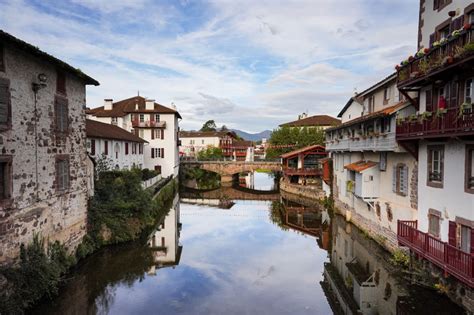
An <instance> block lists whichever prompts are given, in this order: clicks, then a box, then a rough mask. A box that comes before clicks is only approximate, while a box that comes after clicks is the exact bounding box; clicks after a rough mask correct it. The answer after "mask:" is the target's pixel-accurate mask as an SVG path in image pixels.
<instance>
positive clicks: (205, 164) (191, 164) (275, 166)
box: [180, 161, 282, 185]
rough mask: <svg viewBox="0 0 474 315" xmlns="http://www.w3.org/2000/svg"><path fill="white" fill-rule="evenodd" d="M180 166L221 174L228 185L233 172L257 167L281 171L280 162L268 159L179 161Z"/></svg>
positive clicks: (250, 170)
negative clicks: (247, 160)
mask: <svg viewBox="0 0 474 315" xmlns="http://www.w3.org/2000/svg"><path fill="white" fill-rule="evenodd" d="M180 167H181V168H183V169H185V168H200V169H203V170H206V171H209V172H214V173H217V174H219V175H220V176H221V183H222V184H224V185H228V184H230V183H232V180H233V178H234V175H235V174H239V173H245V172H255V171H256V170H258V169H264V170H269V171H274V172H281V171H282V167H281V163H280V162H268V161H255V162H245V161H181V164H180Z"/></svg>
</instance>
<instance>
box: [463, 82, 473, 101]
mask: <svg viewBox="0 0 474 315" xmlns="http://www.w3.org/2000/svg"><path fill="white" fill-rule="evenodd" d="M473 83H474V78H469V79H467V80H466V83H465V85H464V101H465V102H468V103H472V100H473V97H474V95H473V94H474V93H473V88H474V86H473Z"/></svg>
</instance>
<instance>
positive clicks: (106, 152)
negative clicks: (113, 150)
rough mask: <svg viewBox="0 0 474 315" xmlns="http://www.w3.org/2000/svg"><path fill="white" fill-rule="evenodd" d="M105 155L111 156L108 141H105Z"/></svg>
mask: <svg viewBox="0 0 474 315" xmlns="http://www.w3.org/2000/svg"><path fill="white" fill-rule="evenodd" d="M104 145H105V147H104V154H105V155H109V142H108V141H107V140H105V141H104Z"/></svg>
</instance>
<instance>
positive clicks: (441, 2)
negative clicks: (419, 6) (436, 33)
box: [433, 0, 453, 11]
mask: <svg viewBox="0 0 474 315" xmlns="http://www.w3.org/2000/svg"><path fill="white" fill-rule="evenodd" d="M451 2H453V0H433V10H438V11H441V10H442V9H444V7H446V6H447V5H448V4H450V3H451Z"/></svg>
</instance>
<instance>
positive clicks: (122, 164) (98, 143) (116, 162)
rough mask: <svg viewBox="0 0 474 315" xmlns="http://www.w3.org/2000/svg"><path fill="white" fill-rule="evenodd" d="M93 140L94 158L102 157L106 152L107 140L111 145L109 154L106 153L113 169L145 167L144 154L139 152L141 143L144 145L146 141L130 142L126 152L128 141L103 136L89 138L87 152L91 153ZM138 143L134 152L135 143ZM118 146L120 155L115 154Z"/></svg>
mask: <svg viewBox="0 0 474 315" xmlns="http://www.w3.org/2000/svg"><path fill="white" fill-rule="evenodd" d="M91 140H95V154H94V155H91V156H93V157H94V158H96V159H97V158H101V157H102V154H105V141H107V142H108V143H107V145H108V147H109V150H108V155H106V158H107V161H108V163H109V166H110V168H111V169H116V168H117V166H118V168H119V169H131V168H132V167H134V166H135V167H138V168H143V167H144V155H143V154H139V152H140V151H139V145H142V146H144V145H145V144H144V143H136V142H128V154H125V143H126V142H127V141H119V140H113V139H102V138H87V152H88V153H89V154H91V150H92V145H91ZM134 143H136V145H137V151H136V153H135V154H132V147H133V144H134ZM116 147H118V157H117V156H116V154H115V150H116Z"/></svg>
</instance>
